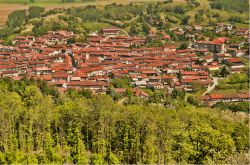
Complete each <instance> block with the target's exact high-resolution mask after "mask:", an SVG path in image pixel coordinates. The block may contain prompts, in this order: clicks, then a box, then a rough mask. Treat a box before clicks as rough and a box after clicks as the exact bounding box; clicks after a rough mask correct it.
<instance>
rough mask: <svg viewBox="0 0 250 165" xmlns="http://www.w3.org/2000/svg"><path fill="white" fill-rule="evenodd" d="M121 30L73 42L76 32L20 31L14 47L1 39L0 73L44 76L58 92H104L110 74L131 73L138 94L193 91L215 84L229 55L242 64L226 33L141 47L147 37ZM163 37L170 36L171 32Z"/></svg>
mask: <svg viewBox="0 0 250 165" xmlns="http://www.w3.org/2000/svg"><path fill="white" fill-rule="evenodd" d="M118 32H119V29H116V28H108V29H103V30H102V34H101V35H97V34H94V35H89V37H88V39H87V42H85V43H74V44H68V43H67V41H68V40H69V39H70V38H72V37H75V34H74V33H73V32H68V31H56V32H54V31H50V32H48V33H47V34H46V35H44V36H42V37H39V38H36V37H34V36H18V37H16V38H15V39H14V40H13V44H14V46H3V45H1V43H0V76H1V77H12V78H13V79H14V80H19V79H20V78H21V77H22V76H24V75H25V76H28V77H32V78H37V79H42V80H45V81H46V82H48V83H49V84H52V85H55V86H57V87H58V89H59V90H60V91H65V90H66V89H68V88H87V89H90V90H91V91H93V92H94V93H105V92H106V91H107V89H108V87H109V82H110V80H111V79H113V78H122V77H124V76H128V77H130V78H131V80H132V85H133V86H134V87H135V89H136V90H135V93H137V94H138V95H140V94H142V96H143V97H145V96H146V94H145V93H144V92H142V91H140V90H139V89H142V88H147V87H151V88H154V89H163V88H167V89H169V90H171V89H173V88H176V89H183V90H186V91H192V90H193V87H194V84H197V83H198V84H201V85H203V86H209V85H211V84H212V83H213V81H212V78H211V76H210V74H209V72H210V71H214V70H219V69H220V68H221V67H222V62H223V61H225V60H226V61H228V62H230V63H231V69H232V70H233V71H235V72H240V71H241V69H242V68H243V67H244V63H243V61H242V59H241V58H240V57H238V56H237V55H236V54H233V53H228V51H227V50H226V48H229V45H227V41H228V38H226V37H220V38H217V39H215V40H214V41H207V42H203V41H198V42H194V43H193V47H192V48H188V49H185V50H177V49H176V47H174V46H166V47H143V45H144V43H145V40H146V39H145V38H144V37H130V36H119V35H117V34H118ZM164 38H166V39H168V40H170V37H169V36H168V35H164ZM135 46H137V47H135ZM138 47H139V48H138ZM234 49H240V48H239V47H237V46H236V48H234ZM201 53H202V54H203V55H202V56H200V54H201ZM198 54H199V55H198ZM215 55H216V56H217V58H218V59H217V60H215V58H214V57H215ZM244 55H246V54H245V53H243V54H242V55H241V56H244ZM199 61H202V62H199ZM117 91H119V90H117Z"/></svg>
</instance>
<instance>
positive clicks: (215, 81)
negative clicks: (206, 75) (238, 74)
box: [202, 77, 218, 96]
mask: <svg viewBox="0 0 250 165" xmlns="http://www.w3.org/2000/svg"><path fill="white" fill-rule="evenodd" d="M212 79H213V80H212V82H213V84H212V86H211V85H209V86H208V87H207V90H206V92H204V93H203V94H202V96H204V95H206V94H208V93H210V92H211V91H212V90H214V88H215V86H216V85H218V78H217V77H212Z"/></svg>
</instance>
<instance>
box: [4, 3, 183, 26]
mask: <svg viewBox="0 0 250 165" xmlns="http://www.w3.org/2000/svg"><path fill="white" fill-rule="evenodd" d="M34 1H35V2H34V3H31V2H30V0H0V13H1V14H0V26H3V25H4V24H5V22H6V20H7V18H8V14H10V13H11V12H12V11H14V10H20V9H27V8H28V7H29V6H43V7H45V8H46V10H49V9H53V8H59V7H71V6H86V5H97V6H99V5H100V6H102V5H107V4H111V3H118V4H128V3H131V2H133V3H150V2H156V1H162V0H88V1H82V0H76V1H75V2H65V3H62V0H34ZM175 1H182V0H175Z"/></svg>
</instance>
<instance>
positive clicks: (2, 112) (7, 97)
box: [0, 79, 249, 164]
mask: <svg viewBox="0 0 250 165" xmlns="http://www.w3.org/2000/svg"><path fill="white" fill-rule="evenodd" d="M0 93H1V95H0V138H1V139H2V140H1V141H0V163H1V164H3V163H8V164H9V163H77V164H87V163H91V164H105V163H109V164H118V163H130V164H132V163H147V164H151V163H175V162H178V163H230V162H232V161H233V163H241V164H244V163H248V162H247V159H246V157H247V156H246V155H245V154H244V152H247V151H248V149H249V146H248V143H249V141H248V131H249V129H248V125H247V123H248V117H247V114H245V113H233V112H230V111H217V110H216V109H204V108H203V109H202V108H195V107H192V106H190V105H187V106H186V107H182V108H180V109H178V110H168V109H166V108H164V107H160V106H152V105H147V106H144V105H136V104H134V105H127V106H124V105H120V104H118V103H116V102H114V101H113V100H112V99H111V98H110V97H109V96H107V95H91V94H89V93H87V92H79V93H78V92H76V91H75V92H74V91H71V92H69V93H67V94H66V95H59V94H58V92H57V91H56V90H55V89H54V88H52V87H48V86H47V85H46V84H43V83H42V82H40V81H30V80H21V81H17V82H13V81H11V80H6V79H5V80H1V81H0ZM83 95H85V96H88V97H86V98H85V97H83ZM234 157H237V160H238V162H235V161H237V160H236V159H234Z"/></svg>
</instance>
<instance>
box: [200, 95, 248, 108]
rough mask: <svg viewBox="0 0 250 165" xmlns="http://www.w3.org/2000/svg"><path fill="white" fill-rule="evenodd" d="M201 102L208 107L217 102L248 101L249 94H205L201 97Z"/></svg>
mask: <svg viewBox="0 0 250 165" xmlns="http://www.w3.org/2000/svg"><path fill="white" fill-rule="evenodd" d="M201 100H202V101H203V102H204V103H205V104H208V105H210V106H211V105H214V104H216V103H218V102H239V101H248V102H249V101H250V96H249V93H239V94H217V93H212V94H207V95H205V96H202V97H201Z"/></svg>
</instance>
